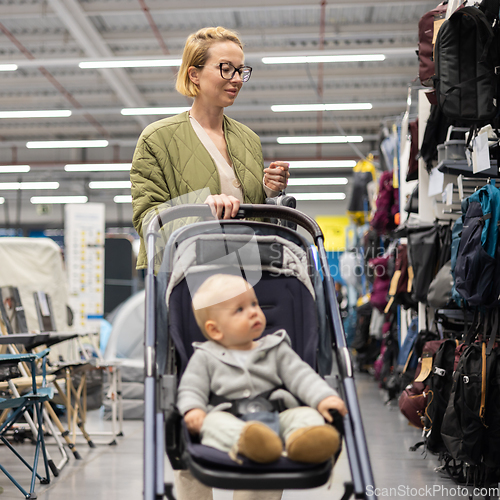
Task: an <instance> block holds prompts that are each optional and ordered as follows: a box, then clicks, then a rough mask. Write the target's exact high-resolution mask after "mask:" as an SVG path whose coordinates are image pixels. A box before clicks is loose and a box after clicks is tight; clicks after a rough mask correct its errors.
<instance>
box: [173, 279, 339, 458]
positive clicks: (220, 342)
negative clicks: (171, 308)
mask: <svg viewBox="0 0 500 500" xmlns="http://www.w3.org/2000/svg"><path fill="white" fill-rule="evenodd" d="M193 311H194V315H195V319H196V321H197V323H198V325H199V327H200V329H201V331H202V332H203V334H204V335H205V337H206V338H207V339H208V342H196V343H194V344H193V346H194V348H195V352H194V354H193V356H192V357H191V359H190V361H189V363H188V365H187V368H186V371H185V372H184V375H183V377H182V380H181V383H180V386H179V393H178V401H177V406H178V408H179V411H180V412H181V414H182V415H184V420H185V422H186V425H187V428H188V430H189V431H190V432H191V433H192V434H198V433H199V434H200V438H201V443H202V444H204V445H207V446H212V447H214V448H217V449H219V450H222V451H225V452H228V453H229V454H230V456H231V457H232V458H234V459H236V456H237V454H238V453H239V454H241V455H244V456H246V457H247V458H249V459H250V460H253V461H255V462H259V463H271V462H274V461H276V460H278V459H279V457H280V456H281V454H282V452H283V441H284V443H285V450H286V454H287V456H288V458H289V459H291V460H295V461H298V462H306V463H321V462H324V461H325V460H328V459H329V458H330V457H332V456H333V455H334V454H335V453H336V452H337V450H338V448H339V446H340V437H339V434H338V432H337V430H336V429H335V428H334V427H332V426H331V425H328V424H325V419H326V420H327V421H328V422H331V421H332V417H331V415H330V413H329V412H328V410H330V409H334V410H338V411H339V412H340V414H341V415H345V414H346V413H347V409H346V407H345V405H344V402H343V401H342V399H340V398H339V397H338V395H337V393H336V392H335V391H334V390H333V389H332V388H330V386H329V385H328V384H327V383H326V382H325V381H324V380H323V379H322V378H321V377H320V376H319V375H318V374H317V373H316V372H315V371H314V370H313V369H312V368H311V367H310V366H309V365H308V364H307V363H305V362H304V361H302V359H301V358H300V357H299V356H298V355H297V354H296V353H295V352H294V351H293V350H292V348H291V342H290V339H289V337H288V335H287V334H286V332H285V331H284V330H278V331H277V332H275V333H273V334H269V335H266V336H264V337H263V338H262V339H260V336H261V335H262V333H263V331H264V328H265V326H266V318H265V316H264V313H263V312H262V309H261V308H260V307H259V303H258V301H257V297H256V295H255V292H254V290H253V288H252V287H251V286H250V284H249V283H248V282H247V281H245V280H244V279H243V278H241V277H238V276H232V275H223V274H217V275H214V276H211V277H210V278H208V279H207V280H206V281H205V282H204V283H203V284H202V285H201V286H200V288H199V289H198V291H197V292H196V293H195V295H194V297H193ZM283 386H284V387H285V388H286V390H284V389H283ZM275 389H276V390H275ZM273 390H275V391H274V393H273ZM262 393H266V394H269V393H272V394H271V395H270V396H269V398H266V400H267V399H268V400H271V401H272V400H273V399H274V398H276V397H279V398H282V399H283V401H284V403H285V406H286V408H287V409H285V410H284V411H281V412H280V413H279V414H278V413H277V412H273V411H272V409H271V412H257V413H246V414H243V415H239V416H235V415H234V414H233V413H234V412H233V413H230V412H229V411H218V410H228V409H229V407H231V403H228V402H222V403H221V404H219V402H220V401H221V400H222V401H224V399H225V398H227V399H228V400H236V399H242V398H254V397H256V396H258V395H261V394H262ZM213 394H215V395H216V396H217V397H218V398H217V403H215V405H216V406H215V408H213V407H211V406H210V404H209V401H210V396H211V395H213ZM221 397H222V398H221ZM296 397H297V398H299V399H300V400H301V401H303V402H304V403H305V404H307V405H308V406H300V405H299V402H298V401H297V399H296ZM273 417H274V418H275V424H276V425H274V426H273V423H272V421H273ZM263 422H266V423H263ZM273 427H274V430H273ZM282 439H283V441H282Z"/></svg>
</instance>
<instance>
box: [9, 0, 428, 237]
mask: <svg viewBox="0 0 500 500" xmlns="http://www.w3.org/2000/svg"><path fill="white" fill-rule="evenodd" d="M435 5H436V0H434V1H424V0H405V1H390V0H372V1H370V2H368V1H366V0H350V1H343V0H337V1H331V0H330V1H328V2H327V1H323V2H322V1H321V0H314V1H309V0H232V1H231V2H225V1H222V0H211V1H209V2H208V1H205V0H183V1H182V2H180V1H178V0H175V1H174V0H80V1H78V0H0V68H1V65H2V64H7V63H12V64H16V65H17V66H18V69H17V70H16V71H0V110H2V111H10V110H16V111H18V110H26V111H36V110H71V111H72V114H71V116H70V117H66V118H28V119H26V118H24V119H21V118H16V119H0V167H1V165H11V164H28V165H30V167H31V169H30V171H29V172H28V173H24V174H6V173H4V174H0V183H1V182H13V181H57V182H59V184H60V187H59V189H57V190H56V191H54V190H53V191H43V192H42V191H40V192H38V191H28V190H17V191H3V190H0V196H1V197H3V198H5V203H4V208H3V209H2V207H0V224H3V225H4V226H5V227H15V226H16V225H17V226H25V225H32V226H36V225H38V226H40V227H42V226H46V227H56V226H58V225H59V226H60V225H61V221H62V214H63V209H62V208H61V207H60V206H48V207H47V206H46V207H43V208H41V207H37V206H35V205H32V204H31V203H30V198H31V197H32V196H34V195H42V194H43V195H62V194H64V195H67V194H72V195H86V196H87V197H88V198H89V201H91V202H93V201H96V202H104V203H106V213H107V222H108V224H111V225H113V224H117V225H122V224H128V223H129V221H130V218H131V207H130V204H117V203H114V202H113V198H114V196H116V195H120V194H129V193H130V190H129V189H128V188H126V187H125V188H122V189H102V190H98V189H90V188H89V185H88V183H89V181H91V180H114V181H119V180H127V179H128V172H126V171H124V172H115V173H85V174H82V173H76V172H75V173H69V172H65V171H64V165H66V164H69V163H90V162H91V163H109V162H123V163H128V162H130V161H131V158H132V154H133V150H134V146H135V143H136V141H137V138H138V136H139V134H140V132H141V130H142V129H143V128H144V127H145V126H146V125H147V124H148V123H151V122H152V121H155V120H157V119H160V118H162V117H163V116H161V115H142V116H124V115H122V114H121V110H122V109H123V108H136V107H170V106H189V101H188V100H187V99H186V98H184V97H182V96H181V95H179V94H178V93H176V91H175V88H174V81H175V72H176V69H177V68H176V67H157V68H153V67H144V68H127V69H123V68H121V69H81V68H80V67H79V66H78V63H79V62H82V61H96V60H118V59H119V60H124V59H135V60H136V59H141V58H143V59H178V58H179V57H180V56H181V53H182V48H183V45H184V42H185V39H186V37H187V36H188V35H189V34H190V33H192V32H194V31H196V30H198V29H199V28H201V27H204V26H217V25H222V26H225V27H227V28H230V29H234V30H236V31H237V32H238V33H239V34H240V36H241V39H242V40H243V42H244V45H245V55H246V61H245V62H246V63H247V64H248V65H250V66H252V67H253V73H252V78H251V80H250V81H249V82H248V83H246V84H245V85H244V88H243V90H242V91H241V92H240V95H239V97H238V100H237V101H236V103H235V105H234V106H232V107H231V108H228V109H227V114H228V115H230V116H232V117H234V118H235V119H237V120H239V121H241V122H243V123H245V124H246V125H248V126H250V127H251V128H252V129H253V130H254V131H255V132H256V133H257V134H259V136H260V137H261V140H262V145H263V151H264V157H265V159H266V161H270V160H273V159H282V160H300V159H302V160H313V159H346V158H357V156H358V155H366V154H368V153H369V152H370V151H373V150H376V148H377V146H378V141H377V139H378V137H379V132H380V126H381V123H383V122H384V121H386V122H390V121H391V119H393V118H394V117H396V116H399V115H400V114H401V113H402V112H404V110H405V108H406V99H407V91H408V85H409V84H410V83H411V82H412V81H413V80H414V79H415V77H416V75H417V58H416V55H415V49H416V47H417V23H418V20H419V18H420V17H421V16H422V15H423V14H424V13H425V12H427V11H428V10H430V9H432V8H434V7H435ZM318 54H323V55H338V54H351V55H352V54H384V55H385V60H384V61H381V62H344V63H324V64H318V63H314V64H307V63H305V64H263V62H262V58H263V57H267V56H280V55H318ZM356 102H357V103H367V102H368V103H371V104H372V109H370V110H362V111H325V112H323V113H318V112H315V111H313V112H291V113H276V112H273V111H271V105H277V104H314V103H326V104H331V103H356ZM318 135H320V136H323V135H349V136H351V135H359V136H362V137H363V142H362V143H357V144H355V145H354V147H351V146H349V145H345V144H323V145H315V144H312V145H307V144H306V145H304V144H300V145H282V144H278V142H277V138H278V137H282V136H318ZM84 139H105V140H107V141H108V146H107V147H105V148H74V149H28V148H27V147H26V143H27V142H28V141H42V140H43V141H47V140H84ZM292 174H293V175H294V176H295V177H298V178H300V177H304V176H320V175H321V176H323V177H324V176H333V175H343V176H345V175H347V176H349V170H342V169H326V170H296V171H293V170H292ZM0 186H1V185H0ZM299 189H300V190H301V191H302V192H303V191H305V190H308V189H309V190H311V189H313V188H293V189H292V188H290V192H293V191H294V190H295V191H297V190H299ZM322 189H324V190H328V189H330V190H334V191H342V190H343V191H344V192H347V194H349V184H347V186H333V187H332V188H328V187H323V188H322ZM317 190H318V189H317V188H316V191H317ZM346 190H347V191H346ZM317 205H322V207H321V208H318V207H317ZM332 206H333V204H332ZM303 207H304V209H307V210H309V211H311V212H315V211H316V212H317V211H318V210H319V211H321V210H322V211H323V212H325V206H324V203H322V204H318V203H316V204H315V203H314V202H312V203H309V204H304V205H303ZM299 208H300V206H299ZM344 209H345V203H343V204H342V203H341V204H339V205H336V208H331V209H329V210H330V211H331V212H332V213H335V212H336V211H339V213H340V212H342V211H343V210H344ZM327 211H328V210H327ZM313 215H314V214H313ZM2 217H3V221H2Z"/></svg>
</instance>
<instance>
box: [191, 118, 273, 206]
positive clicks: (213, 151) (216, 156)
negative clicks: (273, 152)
mask: <svg viewBox="0 0 500 500" xmlns="http://www.w3.org/2000/svg"><path fill="white" fill-rule="evenodd" d="M189 119H190V121H191V125H192V126H193V129H194V131H195V132H196V135H197V136H198V139H200V141H201V143H202V144H203V145H204V146H205V149H206V150H207V151H208V152H209V154H210V156H211V157H212V158H213V160H214V162H215V165H216V167H217V170H218V171H219V177H220V188H221V193H223V194H225V195H227V196H234V197H235V198H237V199H238V200H239V201H240V203H243V191H242V189H241V184H240V181H239V180H238V178H237V177H236V174H235V173H234V169H233V167H232V165H229V163H228V162H227V161H226V159H225V158H224V157H223V156H222V154H221V152H220V151H219V150H218V149H217V146H216V145H215V144H214V142H213V141H212V139H210V137H209V135H208V134H207V133H206V132H205V129H204V128H203V127H202V126H201V125H200V124H199V123H198V122H197V121H196V119H195V118H194V117H193V116H191V114H190V115H189ZM262 183H263V186H264V191H265V193H266V196H267V197H268V198H272V197H274V196H277V195H278V194H279V193H278V191H273V190H272V189H269V188H268V187H267V186H266V185H265V184H264V179H262Z"/></svg>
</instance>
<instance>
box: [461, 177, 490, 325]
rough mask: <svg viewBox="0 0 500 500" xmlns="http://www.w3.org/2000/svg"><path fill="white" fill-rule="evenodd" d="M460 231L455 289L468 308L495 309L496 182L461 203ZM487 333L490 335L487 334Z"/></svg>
mask: <svg viewBox="0 0 500 500" xmlns="http://www.w3.org/2000/svg"><path fill="white" fill-rule="evenodd" d="M462 213H463V214H464V215H463V227H462V234H461V236H460V243H459V245H458V251H457V258H456V262H455V288H456V290H457V292H458V293H459V294H460V295H461V296H462V298H463V299H465V300H466V301H467V303H468V304H469V305H471V306H488V307H491V306H496V305H498V291H499V289H500V279H499V275H498V270H499V269H498V263H497V259H496V258H497V257H498V241H499V233H498V222H499V220H500V191H499V190H498V188H496V187H495V181H491V184H486V185H485V186H483V187H482V188H481V189H479V190H477V191H476V192H474V193H473V194H472V195H471V196H469V198H467V199H465V200H464V201H463V202H462ZM488 333H489V332H488Z"/></svg>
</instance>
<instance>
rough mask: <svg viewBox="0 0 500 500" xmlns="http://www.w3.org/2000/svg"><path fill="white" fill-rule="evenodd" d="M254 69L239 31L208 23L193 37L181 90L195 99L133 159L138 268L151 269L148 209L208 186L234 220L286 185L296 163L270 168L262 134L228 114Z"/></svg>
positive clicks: (153, 131) (216, 204)
mask: <svg viewBox="0 0 500 500" xmlns="http://www.w3.org/2000/svg"><path fill="white" fill-rule="evenodd" d="M251 74H252V68H251V67H249V66H246V65H245V59H244V54H243V45H242V43H241V41H240V39H239V38H238V36H237V34H236V33H234V32H232V31H230V30H227V29H225V28H222V27H217V28H203V29H201V30H199V31H198V32H196V33H194V34H192V35H190V36H189V37H188V39H187V41H186V45H185V47H184V52H183V56H182V64H181V67H180V69H179V73H178V76H177V84H176V88H177V90H178V91H179V92H180V93H181V94H183V95H185V96H187V97H192V98H194V103H193V106H192V108H191V109H190V110H189V111H186V112H185V113H181V114H179V115H176V116H172V117H169V118H165V119H163V120H159V121H157V122H155V123H152V124H151V125H149V126H148V127H146V128H145V129H144V131H143V132H142V134H141V136H140V138H139V141H138V144H137V147H136V150H135V153H134V158H133V161H132V169H131V172H130V179H131V181H132V207H133V221H134V226H135V228H136V230H137V232H138V233H139V235H140V236H141V249H140V253H139V258H138V265H137V266H138V267H139V268H141V267H146V252H145V248H144V242H143V241H142V223H143V220H144V216H145V215H146V213H147V212H148V211H149V210H151V209H152V208H154V207H155V206H158V205H160V204H161V203H164V202H168V201H169V200H171V199H174V198H177V197H178V196H181V195H185V194H187V193H189V192H193V191H197V190H200V189H203V188H208V189H209V190H210V193H211V195H210V196H209V197H208V198H207V199H206V200H205V202H206V203H208V204H209V205H210V206H211V207H212V211H213V212H214V214H217V216H218V217H219V218H221V217H222V213H223V210H224V215H223V217H224V218H225V219H229V218H232V217H234V216H235V215H236V213H237V212H238V208H239V205H240V203H254V204H255V203H263V202H264V200H265V198H266V196H267V197H273V196H276V195H277V194H278V193H279V191H281V190H283V189H284V188H285V187H286V184H287V179H288V177H289V175H290V174H289V172H288V163H286V162H278V161H276V162H273V163H271V164H270V166H269V167H268V168H266V169H264V161H263V157H262V147H261V143H260V139H259V137H258V136H257V135H256V134H255V133H254V132H252V130H250V129H249V128H248V127H247V126H245V125H243V124H241V123H239V122H237V121H236V120H233V119H231V118H229V117H227V116H226V115H225V114H224V109H225V108H226V107H227V106H231V105H232V104H233V103H234V101H235V100H236V97H237V96H238V94H239V92H240V90H241V88H242V86H243V84H244V83H245V82H247V81H248V80H249V78H250V76H251Z"/></svg>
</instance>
